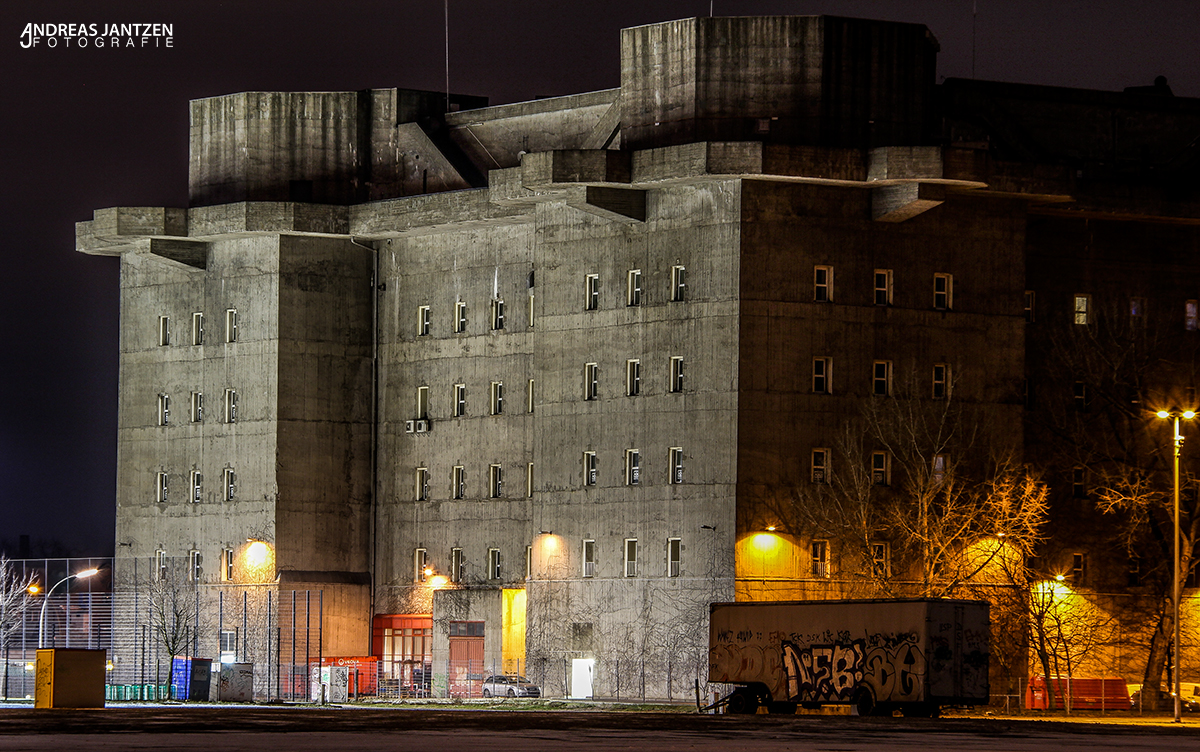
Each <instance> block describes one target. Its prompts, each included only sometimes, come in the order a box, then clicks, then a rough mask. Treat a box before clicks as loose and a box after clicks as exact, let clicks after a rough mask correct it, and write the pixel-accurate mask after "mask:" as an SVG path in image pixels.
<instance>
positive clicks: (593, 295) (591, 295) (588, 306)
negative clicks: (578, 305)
mask: <svg viewBox="0 0 1200 752" xmlns="http://www.w3.org/2000/svg"><path fill="white" fill-rule="evenodd" d="M599 307H600V275H599V274H589V275H587V276H586V277H584V285H583V308H584V310H587V311H594V310H596V309H597V308H599Z"/></svg>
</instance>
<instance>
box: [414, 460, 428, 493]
mask: <svg viewBox="0 0 1200 752" xmlns="http://www.w3.org/2000/svg"><path fill="white" fill-rule="evenodd" d="M416 480H417V486H416V492H415V495H414V498H415V499H416V500H417V501H427V500H428V499H429V468H427V467H418V468H417V478H416Z"/></svg>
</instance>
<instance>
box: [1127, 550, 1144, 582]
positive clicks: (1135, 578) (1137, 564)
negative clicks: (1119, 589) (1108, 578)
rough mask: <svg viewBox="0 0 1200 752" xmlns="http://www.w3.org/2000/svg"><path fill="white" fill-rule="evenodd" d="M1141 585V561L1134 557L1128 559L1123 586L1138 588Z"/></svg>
mask: <svg viewBox="0 0 1200 752" xmlns="http://www.w3.org/2000/svg"><path fill="white" fill-rule="evenodd" d="M1141 584H1142V560H1141V559H1139V558H1137V557H1136V556H1131V557H1129V568H1128V569H1127V570H1126V578H1125V585H1126V586H1128V587H1138V586H1139V585H1141Z"/></svg>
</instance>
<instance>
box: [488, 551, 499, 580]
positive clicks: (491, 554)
mask: <svg viewBox="0 0 1200 752" xmlns="http://www.w3.org/2000/svg"><path fill="white" fill-rule="evenodd" d="M488 579H489V580H498V579H500V549H498V548H489V549H488Z"/></svg>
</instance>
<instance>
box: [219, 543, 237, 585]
mask: <svg viewBox="0 0 1200 752" xmlns="http://www.w3.org/2000/svg"><path fill="white" fill-rule="evenodd" d="M233 557H234V552H233V549H232V548H226V549H222V551H221V581H222V582H233Z"/></svg>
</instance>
